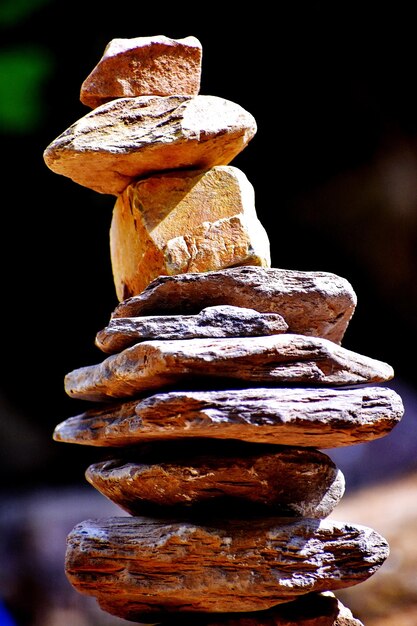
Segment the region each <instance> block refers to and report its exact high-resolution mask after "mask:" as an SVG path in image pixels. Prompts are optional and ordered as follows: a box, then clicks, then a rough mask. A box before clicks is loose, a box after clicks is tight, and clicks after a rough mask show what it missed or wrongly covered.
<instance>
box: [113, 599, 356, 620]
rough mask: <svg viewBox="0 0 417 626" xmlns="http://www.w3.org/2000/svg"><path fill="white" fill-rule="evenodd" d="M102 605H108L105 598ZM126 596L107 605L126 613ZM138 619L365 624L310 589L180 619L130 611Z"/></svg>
mask: <svg viewBox="0 0 417 626" xmlns="http://www.w3.org/2000/svg"><path fill="white" fill-rule="evenodd" d="M101 604H102V608H105V607H106V604H105V602H104V601H103V602H102V603H101ZM123 605H124V603H123V599H121V600H120V601H118V600H116V601H115V600H114V599H113V600H112V602H111V604H110V605H109V606H108V607H107V608H108V610H109V611H110V612H111V613H113V614H116V615H120V613H123V611H124V607H123ZM128 619H130V620H133V621H135V622H143V623H148V622H149V621H152V623H153V624H155V623H157V624H158V625H160V626H364V625H363V624H362V622H360V621H359V620H358V619H355V618H354V617H353V615H352V611H350V610H349V609H348V608H347V607H346V606H344V605H343V604H342V602H340V600H339V599H338V598H336V596H335V595H334V594H333V593H332V592H331V591H325V592H322V593H314V592H313V593H307V594H305V595H303V596H300V597H299V598H297V599H296V600H293V601H292V602H285V603H282V604H278V605H277V606H275V607H273V608H272V609H267V610H265V611H252V612H249V613H240V612H239V613H218V612H216V613H183V612H182V613H181V616H180V619H179V621H177V620H176V619H175V617H174V616H173V615H171V616H169V614H159V615H155V614H153V615H152V616H151V617H150V616H149V614H147V613H144V614H137V613H129V617H128Z"/></svg>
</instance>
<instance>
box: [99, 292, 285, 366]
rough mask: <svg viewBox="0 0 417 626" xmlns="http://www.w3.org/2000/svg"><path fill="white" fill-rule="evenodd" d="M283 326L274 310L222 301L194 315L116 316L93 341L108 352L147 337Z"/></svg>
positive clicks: (246, 332)
mask: <svg viewBox="0 0 417 626" xmlns="http://www.w3.org/2000/svg"><path fill="white" fill-rule="evenodd" d="M287 330H288V324H287V323H286V322H285V320H284V318H283V317H282V316H281V315H279V314H278V313H259V312H258V311H255V310H254V309H245V308H243V307H235V306H228V305H226V304H225V305H218V306H211V307H207V308H205V309H203V310H202V311H201V312H200V313H198V314H197V315H151V316H142V317H117V318H114V319H111V320H110V322H109V324H108V325H107V326H106V327H105V328H103V330H101V331H99V332H98V333H97V335H96V338H95V344H96V346H97V347H98V348H100V350H102V351H103V352H107V353H109V354H112V353H115V352H120V351H121V350H124V349H125V348H128V347H129V346H131V345H133V344H135V343H138V342H139V341H146V340H147V339H194V338H196V337H253V336H261V335H278V334H280V333H285V332H286V331H287Z"/></svg>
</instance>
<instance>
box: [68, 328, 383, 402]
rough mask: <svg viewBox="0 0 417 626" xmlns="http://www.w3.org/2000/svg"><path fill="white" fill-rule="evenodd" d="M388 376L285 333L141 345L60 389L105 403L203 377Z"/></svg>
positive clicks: (316, 341) (76, 374)
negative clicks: (237, 338) (236, 338)
mask: <svg viewBox="0 0 417 626" xmlns="http://www.w3.org/2000/svg"><path fill="white" fill-rule="evenodd" d="M393 375H394V372H393V369H392V367H391V366H390V365H388V364H387V363H384V362H383V361H378V360H376V359H372V358H370V357H367V356H363V355H361V354H358V353H356V352H353V351H351V350H347V349H346V348H343V347H342V346H338V345H337V344H335V343H333V342H332V341H329V340H328V339H322V338H320V337H306V336H304V335H293V334H288V333H286V334H282V335H271V336H267V337H240V338H239V341H236V340H235V339H234V338H215V339H186V340H181V339H177V340H171V341H168V340H166V341H157V340H155V341H144V342H142V343H138V344H135V345H133V346H131V347H130V348H126V349H125V350H123V351H122V352H119V353H118V354H113V355H111V356H108V357H107V358H106V359H105V360H104V361H103V362H101V363H98V364H97V365H90V366H86V367H81V368H79V369H76V370H73V371H72V372H69V373H68V374H67V375H66V376H65V380H64V385H65V391H66V393H67V394H68V395H69V396H71V397H73V398H79V399H81V400H91V401H98V402H101V401H103V402H108V401H110V400H112V399H114V398H124V397H131V396H134V395H137V394H140V393H143V392H146V391H149V390H153V389H157V388H161V387H167V386H170V385H173V384H175V383H186V384H192V385H193V386H195V385H198V382H200V384H201V380H200V381H199V379H203V378H206V379H207V378H211V379H212V381H215V382H217V384H220V383H219V380H230V379H232V380H236V381H247V382H249V383H252V384H254V383H255V384H256V383H269V384H282V383H285V384H288V383H296V384H298V383H305V384H307V385H358V384H365V383H368V384H369V383H376V382H384V381H388V380H390V379H391V378H392V377H393ZM215 382H214V384H215Z"/></svg>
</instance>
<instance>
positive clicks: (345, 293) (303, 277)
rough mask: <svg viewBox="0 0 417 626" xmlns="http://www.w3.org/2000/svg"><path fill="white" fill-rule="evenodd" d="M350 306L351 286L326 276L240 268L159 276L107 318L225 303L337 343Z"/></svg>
mask: <svg viewBox="0 0 417 626" xmlns="http://www.w3.org/2000/svg"><path fill="white" fill-rule="evenodd" d="M356 302H357V298H356V294H355V292H354V290H353V288H352V286H351V284H350V283H349V282H348V281H347V280H346V279H344V278H341V277H340V276H337V275H335V274H332V273H328V272H301V271H296V270H286V269H279V268H275V267H269V268H268V267H255V266H252V267H251V266H245V267H234V268H229V269H224V270H220V271H213V272H205V273H202V274H190V273H185V274H178V275H176V276H160V277H159V278H156V279H155V280H154V281H152V283H150V284H149V286H148V287H147V288H146V289H145V290H144V291H143V292H142V293H140V294H138V295H137V296H133V297H132V298H128V299H127V300H125V301H124V302H121V303H120V304H119V305H118V306H117V307H116V309H115V310H114V312H113V315H112V317H135V316H139V315H161V314H162V315H163V314H173V313H178V314H185V313H198V312H199V311H201V309H203V308H204V307H207V306H213V305H218V304H228V305H234V306H241V307H247V308H251V309H255V310H256V311H260V312H262V313H279V314H280V315H282V316H283V318H284V319H285V321H286V322H287V324H288V326H289V332H291V333H297V334H300V335H313V336H318V337H324V338H325V339H330V340H331V341H334V342H335V343H341V341H342V338H343V336H344V333H345V331H346V328H347V326H348V324H349V321H350V319H351V317H352V315H353V313H354V311H355V307H356Z"/></svg>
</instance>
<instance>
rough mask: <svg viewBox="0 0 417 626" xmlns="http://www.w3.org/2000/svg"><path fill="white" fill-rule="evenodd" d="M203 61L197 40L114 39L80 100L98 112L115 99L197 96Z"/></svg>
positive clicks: (90, 76) (92, 74)
mask: <svg viewBox="0 0 417 626" xmlns="http://www.w3.org/2000/svg"><path fill="white" fill-rule="evenodd" d="M201 59H202V46H201V43H200V42H199V40H198V39H197V38H196V37H184V38H183V39H171V38H170V37H165V36H164V35H156V36H153V37H134V38H132V39H112V40H111V41H110V42H109V43H108V44H107V46H106V48H105V50H104V53H103V56H102V57H101V59H100V61H99V62H98V64H97V65H96V67H95V68H94V69H93V70H92V72H91V73H90V74H89V75H88V76H87V78H86V79H85V80H84V82H83V84H82V85H81V91H80V100H81V102H82V103H83V104H85V105H86V106H88V107H90V108H91V109H95V108H96V107H98V106H100V105H101V104H104V103H105V102H108V101H109V100H114V99H115V98H124V97H135V96H147V95H155V96H173V95H177V94H180V95H187V96H194V95H197V94H198V92H199V91H200V80H201Z"/></svg>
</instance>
